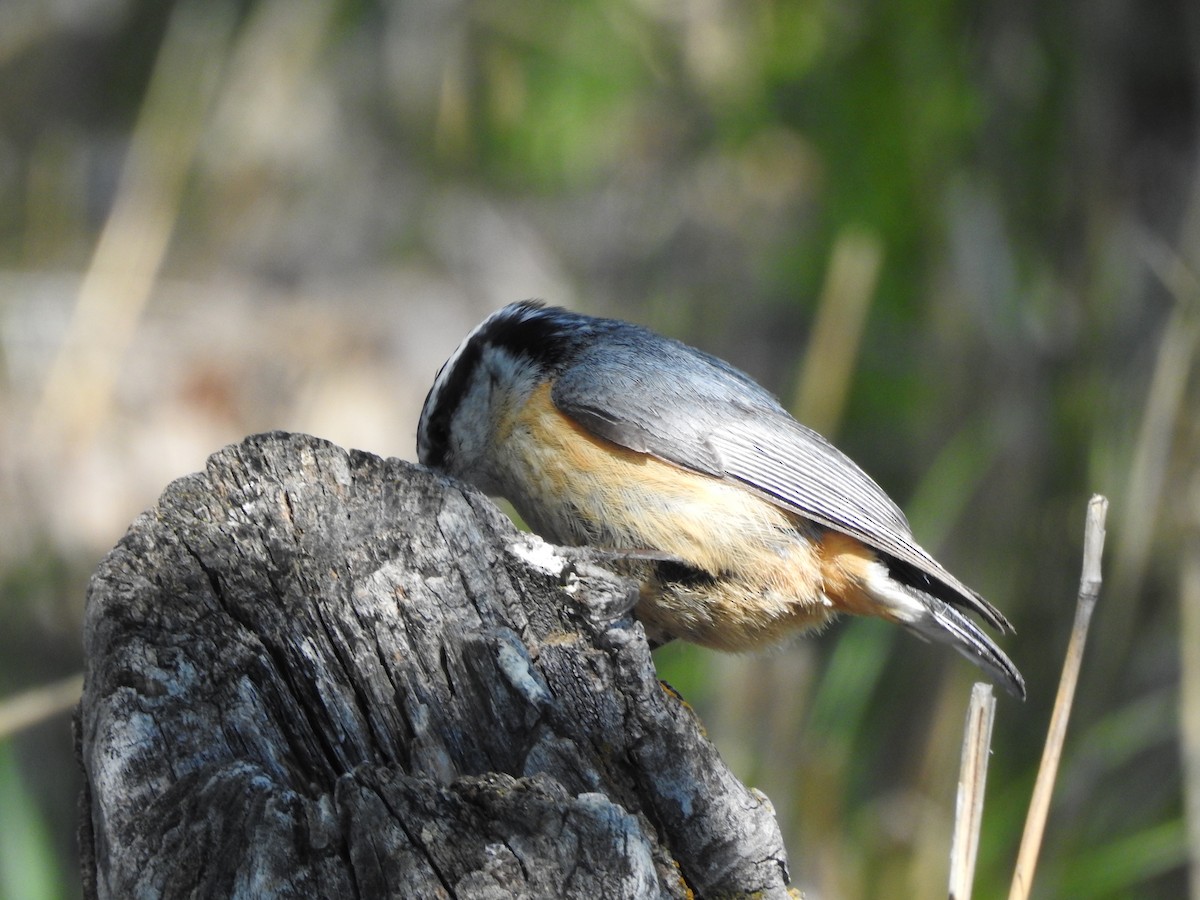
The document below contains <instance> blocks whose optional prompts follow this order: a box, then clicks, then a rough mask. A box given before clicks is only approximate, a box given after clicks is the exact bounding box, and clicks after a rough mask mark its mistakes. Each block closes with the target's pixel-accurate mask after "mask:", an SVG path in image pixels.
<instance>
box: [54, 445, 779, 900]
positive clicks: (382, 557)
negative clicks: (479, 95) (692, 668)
mask: <svg viewBox="0 0 1200 900" xmlns="http://www.w3.org/2000/svg"><path fill="white" fill-rule="evenodd" d="M631 589H632V586H631V585H630V584H629V583H628V582H625V581H622V580H621V579H619V578H617V577H616V576H614V575H612V574H609V573H607V572H605V571H603V570H601V569H599V568H597V567H595V566H593V565H590V564H589V563H587V562H586V558H585V557H584V556H583V555H576V554H575V553H574V552H567V551H561V550H559V549H558V548H553V547H550V546H548V545H546V544H543V543H542V542H541V541H540V540H538V539H537V538H535V537H532V536H528V535H521V534H519V533H518V532H516V531H515V530H514V529H513V528H512V526H511V524H510V523H509V522H508V520H507V519H506V518H504V517H503V516H502V515H501V514H500V513H499V512H498V511H497V510H496V508H495V507H494V506H493V505H492V504H491V503H490V502H489V501H488V500H487V499H486V498H484V497H483V496H482V495H480V494H478V493H475V492H474V491H471V490H469V489H467V488H465V487H464V486H463V485H461V484H458V483H455V482H452V481H449V480H447V479H444V478H441V477H439V476H437V475H435V474H433V473H431V472H429V471H427V470H424V469H422V468H420V467H417V466H413V465H411V464H408V463H405V462H402V461H400V460H395V459H392V460H383V459H380V458H378V457H375V456H371V455H369V454H365V453H360V452H353V451H352V452H349V453H347V452H346V451H344V450H342V449H340V448H338V447H335V446H333V445H331V444H328V443H326V442H324V441H320V440H317V439H315V438H311V437H306V436H300V435H288V434H270V435H262V436H257V437H252V438H248V439H247V440H246V441H244V442H243V443H241V444H238V445H236V446H231V447H228V448H226V449H224V450H222V451H221V452H219V453H217V454H215V455H214V456H213V457H212V458H211V459H210V460H209V461H208V465H207V470H206V471H205V472H204V473H201V474H196V475H192V476H189V477H187V478H183V479H180V480H179V481H176V482H175V483H174V484H172V485H171V486H170V487H169V488H168V489H167V490H166V492H165V493H164V494H163V496H162V498H161V499H160V500H159V503H158V505H157V506H156V507H154V508H153V509H151V510H150V511H148V512H146V513H144V514H143V515H142V516H140V517H139V518H138V519H137V520H136V521H135V522H134V524H133V526H132V527H131V528H130V530H129V533H128V534H127V535H126V536H125V537H124V538H123V539H122V540H121V542H120V543H119V544H118V545H117V546H116V548H115V549H113V551H112V552H111V553H109V554H108V556H107V557H106V558H105V559H104V561H103V562H102V563H101V565H100V567H99V569H98V571H97V572H96V574H95V576H94V578H93V580H92V583H91V586H90V589H89V595H88V608H87V619H86V625H85V645H86V653H87V681H86V686H85V689H84V693H83V699H82V701H81V705H80V711H79V727H78V734H79V741H80V747H79V754H80V759H81V763H82V765H83V767H84V770H85V773H86V776H87V779H86V780H87V788H86V792H85V796H84V797H83V821H82V829H81V830H82V845H83V865H84V882H85V891H86V893H87V895H88V896H96V897H147V896H153V897H158V896H163V897H183V896H188V897H191V896H206V897H207V896H211V897H217V896H221V897H225V896H244V897H251V896H252V897H268V896H276V897H278V896H295V897H306V898H308V897H369V898H373V897H387V896H392V897H401V896H402V897H436V896H442V897H508V896H529V897H533V896H587V897H621V898H626V897H683V896H687V895H688V893H689V891H692V892H695V893H696V894H698V895H701V896H727V895H741V894H751V893H755V894H761V895H763V896H773V895H785V894H786V887H785V885H786V882H787V867H786V862H785V857H784V850H783V845H782V841H781V839H780V835H779V830H778V827H777V826H776V823H775V820H774V817H773V815H772V810H771V807H770V804H769V803H768V802H767V800H766V798H765V797H763V796H762V795H761V794H759V793H757V792H755V791H753V790H749V789H747V788H746V787H744V786H743V785H742V784H740V783H739V782H738V781H737V780H736V779H735V778H734V777H733V776H732V775H731V774H730V772H729V771H728V770H727V769H726V768H725V766H724V764H723V763H722V762H721V760H720V758H719V757H718V755H717V753H716V751H715V750H714V749H713V747H712V746H711V745H710V744H709V743H708V741H707V740H706V739H705V738H704V736H703V734H702V733H701V728H700V725H699V723H698V722H697V721H696V718H695V716H694V715H693V714H692V712H691V711H690V710H689V709H688V708H687V706H686V705H685V704H683V703H682V702H681V701H680V700H679V699H678V698H677V697H675V696H674V695H672V694H671V693H670V692H669V691H667V690H665V689H664V688H663V687H662V686H661V685H660V684H659V682H658V681H657V680H656V679H655V676H654V668H653V665H652V663H651V660H650V655H649V651H648V649H647V646H646V642H645V640H644V637H643V635H642V633H641V629H640V627H639V626H637V625H636V624H635V623H634V622H633V621H632V619H631V618H630V617H629V616H628V614H627V610H628V608H629V605H630V600H631V596H632V595H631Z"/></svg>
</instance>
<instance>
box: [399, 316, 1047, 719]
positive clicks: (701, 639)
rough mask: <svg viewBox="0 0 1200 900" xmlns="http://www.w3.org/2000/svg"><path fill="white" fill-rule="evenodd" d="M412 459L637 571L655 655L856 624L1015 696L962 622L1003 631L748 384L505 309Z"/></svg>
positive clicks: (606, 322) (824, 445) (1004, 673)
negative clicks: (890, 627)
mask: <svg viewBox="0 0 1200 900" xmlns="http://www.w3.org/2000/svg"><path fill="white" fill-rule="evenodd" d="M417 455H418V459H419V461H420V462H421V464H422V465H425V466H427V467H429V468H431V469H434V470H437V471H440V472H442V473H445V474H447V475H450V476H453V477H455V478H458V479H460V480H462V481H466V482H468V483H469V484H471V485H473V486H475V487H476V488H478V489H480V490H481V491H483V492H484V493H487V494H490V495H493V496H500V497H503V498H505V499H507V500H508V501H509V502H510V503H511V504H512V506H513V508H514V509H515V510H516V511H517V513H519V514H520V516H521V517H522V518H523V519H524V520H525V522H526V523H527V524H528V525H529V526H530V527H531V528H532V530H533V531H535V532H536V533H537V534H539V535H540V536H541V537H542V538H544V539H545V540H547V541H550V542H552V543H555V544H559V545H566V546H586V547H594V548H599V549H603V550H605V551H611V552H613V553H616V554H618V555H619V554H621V553H625V554H627V555H628V559H630V560H637V561H638V563H637V566H636V571H637V573H638V576H639V580H640V584H639V588H638V596H637V601H636V605H635V607H634V615H635V616H636V618H637V619H638V620H639V621H640V622H641V623H642V626H643V628H644V629H645V633H646V635H647V638H648V639H649V640H650V641H651V643H652V644H653V645H655V646H657V645H660V644H662V643H666V642H667V641H670V640H673V639H681V640H685V641H689V642H692V643H696V644H700V645H702V646H705V647H710V648H714V649H717V650H725V651H746V650H754V649H758V648H762V647H770V646H774V645H779V644H782V643H786V642H788V641H789V640H791V639H792V638H793V637H794V636H797V635H800V634H803V633H805V632H809V631H812V630H814V629H820V628H821V627H822V626H824V625H826V624H827V623H829V622H831V621H832V620H834V619H835V618H837V617H839V616H840V615H843V614H849V615H858V616H875V617H878V618H882V619H885V620H888V621H891V622H894V623H897V624H899V625H901V626H903V627H904V628H906V629H908V630H909V631H911V632H913V633H915V634H916V635H918V636H919V637H921V638H924V639H926V640H930V641H935V642H939V643H943V644H947V645H949V646H950V647H952V648H953V649H954V650H956V651H958V652H959V653H960V654H962V655H963V656H965V657H966V658H967V659H969V660H971V661H972V662H974V663H975V664H976V665H978V666H979V667H980V668H981V669H982V670H983V671H984V672H986V673H987V674H988V675H989V676H990V677H991V678H992V679H993V680H994V681H995V682H996V683H997V684H998V685H1000V686H1001V687H1002V688H1004V689H1005V690H1006V691H1007V692H1008V693H1010V694H1011V695H1013V696H1015V697H1018V698H1021V699H1024V697H1025V692H1026V691H1025V682H1024V679H1023V678H1022V677H1021V674H1020V672H1019V671H1018V670H1017V667H1016V666H1015V665H1014V664H1013V663H1012V661H1011V660H1010V659H1009V658H1008V657H1007V656H1006V655H1005V654H1004V652H1003V651H1002V650H1001V649H1000V648H999V647H998V646H997V644H996V643H995V641H993V640H992V639H991V638H990V637H989V636H988V635H987V634H986V633H985V632H984V631H983V629H982V628H980V626H979V625H977V624H976V623H975V621H974V620H973V619H972V618H970V616H968V615H967V613H971V614H974V615H976V616H978V617H979V618H980V619H981V620H982V621H983V622H984V623H986V624H987V625H989V626H991V627H992V628H994V629H996V630H998V631H999V632H1001V633H1004V632H1010V631H1012V626H1011V625H1010V624H1009V622H1008V620H1007V619H1006V618H1005V617H1004V615H1003V614H1002V613H1001V612H1000V611H999V610H998V609H997V608H996V607H995V606H993V605H992V604H991V603H990V602H988V601H987V600H986V599H984V597H983V596H981V595H980V594H979V593H978V592H976V591H974V590H972V589H971V588H969V587H967V586H966V585H965V584H963V583H962V582H961V581H959V580H958V579H957V578H956V577H955V576H954V575H952V574H951V573H950V572H949V571H948V570H947V569H946V568H945V567H943V566H942V565H941V564H940V563H939V562H937V561H936V560H935V559H934V558H933V556H932V555H930V554H929V553H928V552H927V551H926V550H924V549H923V548H922V547H921V546H920V545H919V544H918V543H917V541H916V539H915V538H914V537H913V534H912V530H911V528H910V527H909V524H908V521H907V519H906V518H905V516H904V513H903V512H902V511H901V510H900V508H899V507H898V506H897V505H896V504H895V503H894V502H893V501H892V500H891V499H890V498H889V497H888V495H887V494H886V493H885V492H884V490H883V489H882V488H881V487H879V485H877V484H876V483H875V481H873V480H872V479H871V478H870V476H868V475H867V474H866V473H865V472H864V471H863V470H862V469H861V468H860V467H859V466H858V465H857V464H855V463H854V462H853V461H852V460H851V459H850V458H849V457H848V456H846V455H845V454H844V453H842V452H841V451H840V450H838V449H837V448H836V447H835V446H834V445H833V444H832V443H830V442H829V441H828V440H826V439H825V438H824V437H822V436H821V435H820V434H818V433H817V432H816V431H814V430H812V429H811V428H808V427H807V426H805V425H803V424H801V423H800V422H798V421H797V420H796V419H794V418H793V417H792V416H791V415H790V414H789V413H788V412H787V411H786V410H785V409H784V408H783V406H782V405H781V404H780V403H779V401H778V400H777V399H776V398H775V397H774V396H773V395H772V394H771V393H770V392H768V391H767V390H766V389H765V388H763V387H761V386H760V385H759V384H758V383H756V382H755V381H754V380H753V379H751V378H750V376H749V375H747V374H745V373H744V372H742V371H740V370H739V369H737V368H735V367H734V366H732V365H730V364H729V363H727V362H725V361H723V360H721V359H718V358H717V357H715V356H712V355H710V354H708V353H705V352H703V351H701V350H698V349H696V348H693V347H691V346H689V345H687V344H684V343H682V342H680V341H677V340H675V339H673V338H669V337H665V336H663V335H660V334H657V333H656V332H654V331H651V330H649V329H647V328H644V327H642V326H640V325H636V324H634V323H631V322H626V321H623V320H620V319H612V318H601V317H596V316H589V315H585V314H582V313H577V312H573V311H570V310H567V309H564V308H561V307H556V306H548V305H545V304H544V303H542V302H540V301H535V300H523V301H519V302H516V303H510V304H508V305H507V306H505V307H503V308H501V309H499V310H497V311H495V312H493V313H492V314H491V315H489V316H488V317H486V318H485V319H484V320H483V321H482V322H481V323H480V324H479V325H477V326H476V327H475V328H474V329H472V330H471V331H470V333H469V334H468V335H467V336H466V337H465V338H464V339H463V340H462V342H461V343H460V344H459V345H458V347H457V348H456V349H455V350H454V352H453V353H452V354H451V356H450V357H449V358H448V359H447V360H446V362H445V363H444V364H443V365H442V366H441V368H440V369H439V370H438V372H437V374H436V376H435V377H434V380H433V384H432V386H431V388H430V389H429V393H428V395H427V397H426V399H425V403H424V406H423V408H422V410H421V417H420V421H419V424H418V427H417Z"/></svg>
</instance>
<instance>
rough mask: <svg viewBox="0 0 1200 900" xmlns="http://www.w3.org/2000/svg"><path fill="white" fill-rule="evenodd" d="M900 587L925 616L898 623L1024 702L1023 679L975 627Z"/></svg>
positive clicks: (947, 606) (937, 603)
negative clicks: (947, 649)
mask: <svg viewBox="0 0 1200 900" xmlns="http://www.w3.org/2000/svg"><path fill="white" fill-rule="evenodd" d="M904 587H905V590H907V592H908V593H909V594H910V595H912V596H913V597H914V598H915V599H916V600H917V601H918V602H919V603H920V604H921V606H922V607H924V610H925V613H926V614H925V615H922V616H914V617H912V618H911V619H907V620H902V624H904V625H905V626H906V627H907V628H908V629H909V630H910V631H912V632H913V633H915V634H916V635H918V636H919V637H922V638H925V639H927V640H931V641H936V642H938V643H940V644H949V645H950V646H951V647H953V648H954V649H955V650H957V651H958V652H959V653H961V654H962V655H963V656H965V657H966V658H967V659H969V660H971V662H973V663H975V665H977V666H979V667H980V668H981V669H983V670H984V671H985V672H987V673H988V675H990V676H991V677H992V679H993V680H994V681H996V683H997V684H999V685H1000V686H1001V687H1003V688H1004V689H1005V690H1006V691H1008V693H1010V694H1012V695H1013V696H1014V697H1017V698H1018V699H1020V700H1024V699H1025V679H1024V678H1022V677H1021V673H1020V672H1018V671H1017V667H1016V666H1014V665H1013V662H1012V660H1011V659H1009V658H1008V657H1007V656H1005V654H1004V651H1003V650H1001V649H1000V648H999V647H997V646H996V642H995V641H993V640H992V639H991V638H990V637H988V636H987V635H986V634H985V633H984V632H983V630H982V629H981V628H980V627H979V626H978V625H976V624H975V623H974V622H972V621H971V620H970V619H968V618H967V617H966V616H965V615H963V614H962V613H961V612H959V611H958V610H957V609H955V608H954V607H953V606H951V605H950V604H949V603H947V602H946V601H944V600H939V599H938V598H937V597H934V596H933V595H931V594H926V593H925V592H924V591H921V590H917V589H916V588H912V587H908V586H907V585H905V586H904Z"/></svg>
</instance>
